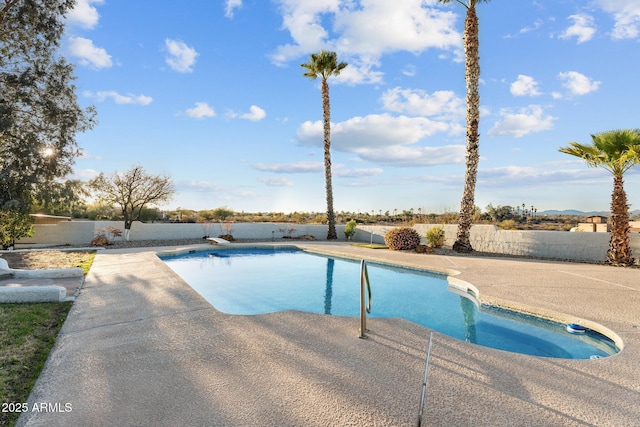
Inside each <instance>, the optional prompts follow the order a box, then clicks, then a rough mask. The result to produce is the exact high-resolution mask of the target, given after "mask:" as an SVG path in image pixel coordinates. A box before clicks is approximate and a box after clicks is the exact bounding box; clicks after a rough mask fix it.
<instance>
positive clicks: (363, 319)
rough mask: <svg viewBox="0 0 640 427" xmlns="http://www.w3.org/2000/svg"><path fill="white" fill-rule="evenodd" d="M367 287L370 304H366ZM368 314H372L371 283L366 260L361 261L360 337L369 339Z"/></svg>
mask: <svg viewBox="0 0 640 427" xmlns="http://www.w3.org/2000/svg"><path fill="white" fill-rule="evenodd" d="M365 284H366V285H367V293H368V295H369V300H368V304H367V302H365V286H364V285H365ZM367 313H371V284H370V283H369V273H368V272H367V263H366V261H365V260H362V261H360V337H359V338H366V337H367V334H366V332H367Z"/></svg>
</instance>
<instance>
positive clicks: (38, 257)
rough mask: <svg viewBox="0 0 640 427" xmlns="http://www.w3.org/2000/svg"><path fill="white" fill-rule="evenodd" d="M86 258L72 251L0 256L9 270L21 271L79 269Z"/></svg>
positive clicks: (87, 254)
mask: <svg viewBox="0 0 640 427" xmlns="http://www.w3.org/2000/svg"><path fill="white" fill-rule="evenodd" d="M88 256H90V254H89V253H88V252H74V251H34V252H13V253H9V252H5V253H2V254H0V257H2V258H4V259H5V260H6V261H7V263H8V264H9V267H10V268H17V269H21V270H45V269H55V268H73V267H80V266H81V265H82V263H83V262H84V261H85V260H86V259H87V257H88Z"/></svg>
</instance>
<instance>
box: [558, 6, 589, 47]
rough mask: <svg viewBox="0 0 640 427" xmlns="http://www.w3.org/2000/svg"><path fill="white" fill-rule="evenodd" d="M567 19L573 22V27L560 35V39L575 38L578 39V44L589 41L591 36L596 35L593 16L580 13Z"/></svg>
mask: <svg viewBox="0 0 640 427" xmlns="http://www.w3.org/2000/svg"><path fill="white" fill-rule="evenodd" d="M568 19H570V20H571V21H573V25H571V26H570V27H569V28H567V29H566V30H565V31H564V32H563V33H562V34H560V38H561V39H570V38H571V37H576V38H577V39H578V44H580V43H584V42H587V41H589V40H591V38H592V37H593V35H594V34H595V33H596V27H595V26H594V20H593V16H591V15H586V14H582V13H580V14H576V15H571V16H569V18H568Z"/></svg>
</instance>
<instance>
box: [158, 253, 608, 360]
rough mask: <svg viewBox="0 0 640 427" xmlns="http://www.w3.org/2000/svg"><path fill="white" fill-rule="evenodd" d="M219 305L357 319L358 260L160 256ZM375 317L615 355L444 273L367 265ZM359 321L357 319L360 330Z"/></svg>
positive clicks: (592, 335) (575, 352) (564, 350)
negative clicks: (455, 287) (480, 295)
mask: <svg viewBox="0 0 640 427" xmlns="http://www.w3.org/2000/svg"><path fill="white" fill-rule="evenodd" d="M161 258H162V259H163V261H164V262H165V263H167V265H169V267H171V268H172V269H173V270H174V271H175V272H176V273H177V274H178V275H180V276H181V277H182V278H183V279H184V280H185V281H186V282H187V283H189V285H191V287H193V288H194V289H195V290H196V291H197V292H198V293H200V295H202V296H203V297H204V298H205V299H206V300H207V301H209V302H210V303H211V305H213V306H214V307H215V308H216V309H218V310H219V311H222V312H224V313H229V314H244V315H251V314H261V313H271V312H276V311H282V310H290V309H293V310H300V311H306V312H311V313H322V314H331V315H338V316H354V317H355V316H359V309H360V308H359V307H360V305H359V298H360V265H359V263H358V262H356V261H352V260H347V259H342V258H330V257H326V256H322V255H317V254H312V253H308V252H304V251H301V250H298V249H294V248H284V249H283V248H278V249H274V248H253V249H221V250H210V251H198V252H193V253H188V254H182V255H177V256H163V257H161ZM368 273H369V279H370V283H371V289H372V293H373V309H372V312H371V315H370V317H399V318H403V319H406V320H409V321H411V322H415V323H417V324H420V325H423V326H425V327H428V328H430V329H433V330H435V331H438V332H440V333H443V334H446V335H449V336H452V337H455V338H458V339H461V340H465V341H468V342H472V343H475V344H479V345H483V346H487V347H492V348H497V349H501V350H507V351H512V352H517V353H523V354H530V355H535V356H545V357H558V358H569V359H589V358H597V357H604V356H609V355H612V354H615V353H617V352H618V348H617V347H616V346H615V344H614V343H613V341H611V340H610V339H608V338H607V337H605V336H603V335H601V334H599V333H597V332H595V331H591V330H587V332H586V333H584V334H580V335H575V334H570V333H568V332H567V331H566V328H565V326H566V325H563V324H559V323H556V322H551V321H548V320H544V319H540V318H537V317H533V316H528V315H524V314H521V313H517V312H513V311H509V310H504V309H499V308H496V307H490V306H485V305H482V306H479V307H478V305H477V304H476V302H475V300H474V298H473V297H472V296H471V295H465V294H463V293H460V292H458V293H456V292H452V291H451V290H450V288H449V286H448V283H447V280H446V276H445V275H442V274H438V273H430V272H425V271H421V270H412V269H407V268H400V267H394V266H389V265H382V264H374V263H368ZM356 324H357V322H356V323H354V327H356V326H355V325H356Z"/></svg>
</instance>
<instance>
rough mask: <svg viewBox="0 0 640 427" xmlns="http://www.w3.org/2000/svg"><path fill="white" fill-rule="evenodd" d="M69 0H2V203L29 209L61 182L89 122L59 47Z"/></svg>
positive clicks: (91, 112)
mask: <svg viewBox="0 0 640 427" xmlns="http://www.w3.org/2000/svg"><path fill="white" fill-rule="evenodd" d="M74 4H75V1H74V0H8V1H5V2H4V6H2V8H1V9H0V209H7V208H13V209H21V210H23V211H24V210H27V209H28V208H29V206H30V205H31V204H32V202H33V201H34V200H39V199H42V198H43V197H44V196H45V195H47V194H48V193H49V192H50V191H52V190H56V189H58V190H59V187H60V186H63V183H62V182H61V179H62V178H64V177H65V176H66V175H67V174H69V173H70V172H71V167H72V165H73V163H74V159H75V158H76V157H77V156H78V155H79V154H80V150H79V148H78V145H77V141H76V134H77V133H78V132H83V131H86V130H88V129H90V128H91V127H93V125H94V118H95V110H94V109H93V107H89V108H86V109H82V108H81V107H80V106H79V105H78V102H77V97H76V93H75V90H76V87H75V85H74V84H73V81H74V80H75V77H74V74H73V71H74V69H73V66H72V65H71V64H69V63H68V62H67V61H66V60H65V59H64V58H63V57H61V56H60V55H59V54H58V47H59V40H60V37H61V35H62V33H63V31H64V20H63V18H64V15H65V14H66V13H67V12H68V11H69V10H70V9H71V8H72V7H73V5H74Z"/></svg>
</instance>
